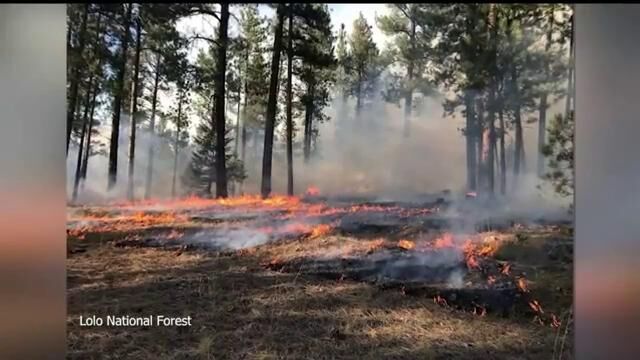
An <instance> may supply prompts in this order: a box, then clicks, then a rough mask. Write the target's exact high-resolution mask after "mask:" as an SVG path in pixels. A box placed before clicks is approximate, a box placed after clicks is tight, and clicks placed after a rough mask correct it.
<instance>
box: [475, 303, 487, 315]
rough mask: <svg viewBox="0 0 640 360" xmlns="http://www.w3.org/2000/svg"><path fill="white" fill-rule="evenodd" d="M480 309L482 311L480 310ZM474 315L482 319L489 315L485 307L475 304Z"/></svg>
mask: <svg viewBox="0 0 640 360" xmlns="http://www.w3.org/2000/svg"><path fill="white" fill-rule="evenodd" d="M478 309H480V310H478ZM473 314H474V315H478V316H480V317H482V316H485V315H486V314H487V309H486V308H485V307H484V306H479V305H476V304H474V306H473Z"/></svg>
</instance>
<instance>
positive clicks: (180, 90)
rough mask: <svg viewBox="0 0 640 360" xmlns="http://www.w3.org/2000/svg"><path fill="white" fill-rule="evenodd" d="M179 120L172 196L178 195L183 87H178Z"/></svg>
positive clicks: (175, 144)
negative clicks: (177, 179) (177, 178)
mask: <svg viewBox="0 0 640 360" xmlns="http://www.w3.org/2000/svg"><path fill="white" fill-rule="evenodd" d="M178 94H179V95H178V120H177V121H176V137H175V140H174V143H173V144H174V145H173V150H174V156H173V178H172V180H171V197H172V198H175V197H176V175H177V173H178V153H179V152H180V151H179V149H180V132H181V131H182V89H178Z"/></svg>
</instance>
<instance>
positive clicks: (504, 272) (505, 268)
mask: <svg viewBox="0 0 640 360" xmlns="http://www.w3.org/2000/svg"><path fill="white" fill-rule="evenodd" d="M509 270H511V264H509V263H505V264H504V265H502V270H500V272H501V273H502V275H509Z"/></svg>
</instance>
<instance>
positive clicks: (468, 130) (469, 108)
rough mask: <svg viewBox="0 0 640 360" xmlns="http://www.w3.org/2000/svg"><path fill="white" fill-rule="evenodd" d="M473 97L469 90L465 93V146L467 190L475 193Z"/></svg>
mask: <svg viewBox="0 0 640 360" xmlns="http://www.w3.org/2000/svg"><path fill="white" fill-rule="evenodd" d="M474 103H475V99H474V95H473V94H472V92H471V91H470V90H467V91H466V92H465V108H466V124H465V140H466V145H467V189H468V190H469V191H476V185H477V184H476V175H477V174H476V166H477V165H476V148H475V146H476V144H475V143H476V136H477V135H476V130H475V129H476V125H475V121H474V120H475V119H474V117H475V111H474Z"/></svg>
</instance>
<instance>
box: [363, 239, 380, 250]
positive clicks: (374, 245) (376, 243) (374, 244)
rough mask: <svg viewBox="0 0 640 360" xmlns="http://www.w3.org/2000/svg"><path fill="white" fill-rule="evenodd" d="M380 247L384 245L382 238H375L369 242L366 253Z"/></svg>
mask: <svg viewBox="0 0 640 360" xmlns="http://www.w3.org/2000/svg"><path fill="white" fill-rule="evenodd" d="M382 247H384V240H383V239H376V240H374V241H372V242H371V244H370V245H369V248H368V249H367V253H372V252H374V251H376V250H378V249H381V248H382Z"/></svg>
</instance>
